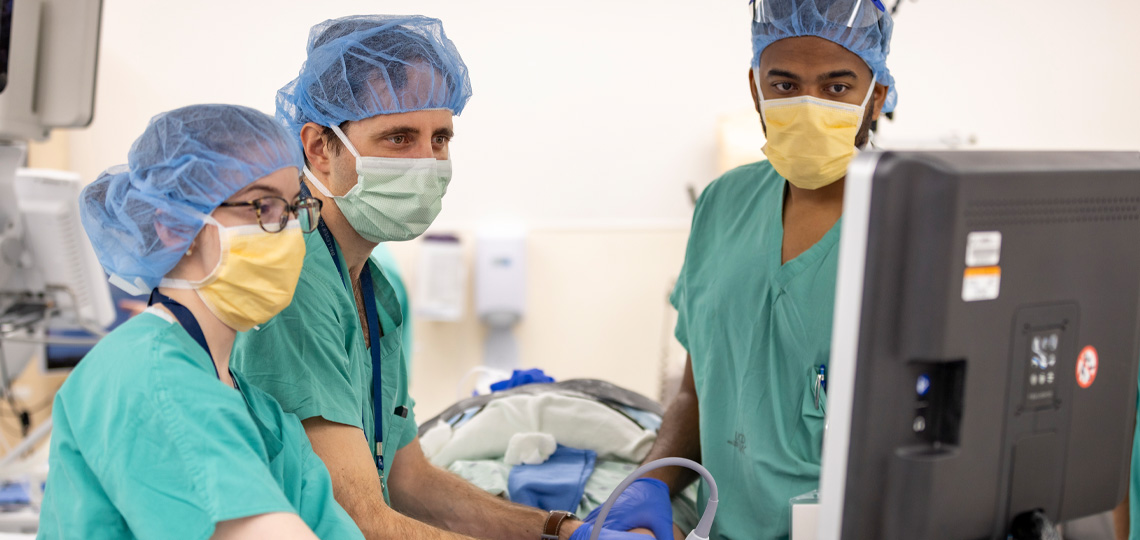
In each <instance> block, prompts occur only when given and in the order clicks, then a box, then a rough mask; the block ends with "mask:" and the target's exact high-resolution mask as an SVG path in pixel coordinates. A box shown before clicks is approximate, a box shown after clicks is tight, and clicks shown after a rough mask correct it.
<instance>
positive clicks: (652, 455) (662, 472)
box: [645, 359, 701, 495]
mask: <svg viewBox="0 0 1140 540" xmlns="http://www.w3.org/2000/svg"><path fill="white" fill-rule="evenodd" d="M700 435H701V432H700V407H699V404H698V402H697V392H696V388H695V385H694V384H693V376H692V360H691V359H690V360H689V361H687V362H686V365H685V375H684V377H683V378H682V380H681V388H680V390H679V391H678V392H677V397H675V398H673V402H672V403H670V404H669V408H668V409H666V411H665V417H664V418H663V419H662V422H661V429H659V430H658V431H657V442H656V443H655V444H654V445H653V448H652V449H650V451H649V455H648V456H646V458H645V463H648V462H650V461H654V460H657V459H661V458H666V457H682V458H687V459H691V460H693V461H696V462H697V463H700V461H701V436H700ZM646 477H648V478H656V479H658V480H661V481H662V482H665V484H666V485H667V486H669V492H670V493H672V494H674V495H675V494H677V493H678V492H679V491H681V490H683V489H685V488H686V487H688V485H689V484H691V483H692V482H693V480H696V478H697V473H695V472H693V471H690V470H689V469H684V468H680V467H663V468H660V469H657V470H654V471H650V472H649V473H648V474H646Z"/></svg>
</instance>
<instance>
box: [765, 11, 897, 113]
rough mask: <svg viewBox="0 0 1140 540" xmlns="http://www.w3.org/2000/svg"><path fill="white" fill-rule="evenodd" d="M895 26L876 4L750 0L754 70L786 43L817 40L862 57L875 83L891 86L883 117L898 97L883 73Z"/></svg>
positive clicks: (891, 81)
mask: <svg viewBox="0 0 1140 540" xmlns="http://www.w3.org/2000/svg"><path fill="white" fill-rule="evenodd" d="M893 28H894V22H893V21H891V15H890V14H889V13H887V12H886V9H885V8H884V7H883V4H882V2H881V1H880V0H752V67H753V68H756V67H759V66H760V54H761V53H763V52H764V49H766V48H768V46H769V45H771V44H772V43H775V42H777V41H779V40H781V39H784V38H790V37H798V36H816V37H821V38H823V39H826V40H828V41H832V42H835V43H837V44H839V45H842V46H843V47H844V48H846V49H847V50H849V51H851V52H853V53H855V54H857V55H858V56H859V58H862V59H863V61H864V62H866V63H867V66H868V67H870V68H871V71H872V72H873V73H874V74H875V78H876V80H877V81H878V83H879V84H882V85H886V86H889V87H890V92H888V93H887V100H886V103H884V104H883V112H891V111H893V110H895V103H896V102H897V101H898V93H897V92H895V79H894V77H892V76H891V71H890V70H889V69H887V54H888V53H890V51H891V30H892V29H893Z"/></svg>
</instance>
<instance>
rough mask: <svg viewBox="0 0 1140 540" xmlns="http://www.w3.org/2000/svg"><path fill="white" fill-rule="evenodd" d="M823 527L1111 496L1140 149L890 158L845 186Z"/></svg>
mask: <svg viewBox="0 0 1140 540" xmlns="http://www.w3.org/2000/svg"><path fill="white" fill-rule="evenodd" d="M845 189H846V193H845V200H844V217H843V225H842V239H841V241H840V242H841V243H840V256H839V274H838V282H837V292H836V304H835V318H834V327H833V337H832V352H831V360H830V365H829V367H828V381H827V392H828V394H829V395H828V413H827V428H826V431H825V435H824V449H823V464H822V472H821V485H820V504H821V508H820V521H819V527H820V529H819V533H820V534H819V538H820V539H821V540H837V539H840V538H843V539H863V538H877V539H899V538H906V539H914V538H923V539H926V540H939V539H980V538H993V539H1004V538H1006V537H1007V531H1008V530H1009V527H1010V523H1011V521H1013V520H1014V519H1015V517H1018V516H1022V515H1028V514H1027V513H1028V512H1033V511H1039V512H1040V514H1039V515H1044V516H1046V517H1047V518H1049V519H1051V520H1052V521H1054V522H1060V521H1065V520H1070V519H1074V518H1077V517H1082V516H1086V515H1091V514H1095V513H1099V512H1102V511H1105V510H1109V509H1112V508H1113V507H1115V506H1116V505H1117V504H1118V503H1119V501H1121V500H1122V499H1123V497H1124V495H1125V493H1126V490H1127V486H1128V470H1129V467H1128V464H1129V457H1130V450H1131V446H1132V444H1131V443H1132V429H1133V428H1132V423H1133V420H1134V419H1135V418H1136V388H1137V362H1138V359H1140V153H1107V152H941V153H938V152H885V153H866V154H862V155H860V156H859V157H857V158H856V159H855V160H854V161H853V162H852V164H851V167H850V169H849V171H848V175H847V181H846V187H845Z"/></svg>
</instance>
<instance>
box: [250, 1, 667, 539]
mask: <svg viewBox="0 0 1140 540" xmlns="http://www.w3.org/2000/svg"><path fill="white" fill-rule="evenodd" d="M470 96H471V83H470V80H469V79H468V75H467V67H466V65H465V64H464V63H463V60H462V59H461V58H460V56H459V52H458V51H457V50H456V48H455V45H454V44H453V43H452V42H451V41H450V40H449V39H447V37H446V35H445V34H444V32H443V28H442V24H441V23H440V21H438V20H436V19H431V18H427V17H420V16H380V15H375V16H356V17H346V18H342V19H334V20H330V21H326V22H324V23H321V24H319V25H317V26H316V27H314V28H313V29H312V32H311V34H310V39H309V47H308V59H307V60H306V61H305V64H304V66H303V67H302V68H301V72H300V75H299V76H298V77H297V79H295V80H294V81H292V82H291V83H289V84H288V85H286V86H285V87H284V88H282V89H281V91H280V92H278V95H277V117H278V119H279V120H280V121H282V122H284V123H285V124H286V126H288V127H289V128H290V129H291V131H292V132H293V134H294V136H295V137H296V139H297V140H298V141H299V143H300V144H301V147H302V149H303V150H304V154H305V165H306V166H305V168H304V171H303V174H304V177H305V186H304V189H303V190H302V192H303V193H311V194H312V196H314V197H316V198H318V199H320V200H321V201H322V202H323V204H324V206H323V209H322V219H321V222H320V223H319V225H318V227H317V231H316V232H315V233H314V234H311V235H308V238H307V239H306V243H307V251H306V254H305V261H304V267H303V269H302V271H301V278H300V281H299V283H298V285H297V290H296V293H295V294H294V297H293V302H292V304H291V305H289V307H287V308H286V309H285V310H284V311H282V312H281V313H280V314H279V315H278V316H277V317H275V318H273V319H272V320H270V321H269V322H268V323H266V324H263V325H261V326H260V327H257V328H255V329H253V330H252V331H250V332H247V333H245V334H243V335H242V336H241V337H239V338H238V342H237V343H236V344H235V347H234V355H233V357H234V358H233V366H234V368H235V369H236V370H238V371H240V372H242V373H243V374H244V375H245V376H246V377H247V378H248V379H249V380H250V381H252V382H253V383H254V384H256V385H258V386H260V387H261V388H262V389H263V390H265V391H266V392H268V393H269V394H271V395H273V397H275V398H276V399H277V400H278V401H279V402H280V403H281V406H282V408H283V409H284V410H285V411H287V412H292V413H294V414H296V415H297V416H298V417H300V419H301V421H302V425H303V426H304V428H305V433H306V435H307V436H308V437H309V439H310V441H311V442H312V446H313V450H314V451H315V452H316V454H317V456H319V457H320V459H321V460H323V461H324V463H325V465H326V466H327V467H328V470H329V471H330V475H331V477H332V484H333V492H334V495H335V497H336V500H337V502H339V503H340V504H341V506H343V507H344V509H345V510H347V511H348V513H349V515H350V516H351V517H352V518H353V520H354V521H355V522H356V524H357V525H358V526H359V527H360V528H361V530H362V531H363V532H364V535H365V537H367V538H370V539H374V538H401V539H405V538H406V539H418V538H432V539H435V538H465V537H464V536H461V534H457V533H462V534H467V535H472V536H478V537H483V538H487V537H492V538H504V539H514V538H517V539H519V540H534V539H537V538H539V537H540V535H542V534H543V532H544V530H548V529H545V528H546V526H547V522H548V521H551V519H550V518H551V517H552V516H551V514H548V513H547V512H545V511H541V510H538V509H534V508H530V507H526V506H521V505H517V504H512V503H509V502H506V501H505V500H503V499H500V498H498V497H495V496H492V495H490V494H488V493H485V492H483V491H482V490H480V489H478V488H476V487H474V486H472V485H471V484H468V483H467V482H466V481H464V480H463V479H462V478H460V477H458V476H456V475H453V474H451V473H449V472H446V471H444V470H442V469H439V468H436V467H435V466H433V465H432V464H431V463H429V462H428V461H427V459H426V458H425V457H424V454H423V452H422V451H421V449H420V445H419V439H418V438H417V436H416V432H417V427H416V421H415V414H414V401H413V400H412V398H411V397H410V396H409V395H408V373H407V362H406V361H405V359H404V358H403V355H404V354H405V353H404V350H405V348H404V347H402V346H401V345H402V343H401V340H402V333H401V331H400V330H401V329H402V328H403V327H404V325H406V324H408V321H405V320H404V315H403V314H402V313H401V306H400V303H399V301H398V300H397V297H396V291H395V290H394V288H393V286H392V282H391V280H390V279H389V278H388V276H387V275H386V274H385V273H384V272H383V271H382V270H381V268H380V266H379V265H378V263H377V261H376V260H375V259H374V258H372V257H370V255H371V254H372V252H373V250H374V249H375V248H376V246H377V245H378V244H380V243H383V242H389V241H403V240H410V239H413V238H415V237H417V236H419V235H420V234H422V233H423V232H424V231H425V230H426V229H427V227H428V226H429V225H430V224H431V222H432V220H434V219H435V217H436V215H437V214H439V211H440V209H441V208H442V199H443V196H444V193H445V192H446V191H447V186H448V183H449V182H450V180H451V161H450V159H449V152H448V146H449V143H450V141H451V138H452V135H453V132H452V117H453V116H454V115H458V114H460V113H461V112H462V110H463V108H464V106H465V105H466V103H467V100H468V99H469V98H470ZM619 506H620V504H619ZM553 517H554V518H556V519H554V520H553V525H552V527H553V529H556V530H554V531H552V532H554V534H555V537H557V538H563V539H566V538H571V534H573V535H574V538H575V539H576V540H577V539H579V538H585V535H586V534H588V533H589V532H590V530H591V525H589V524H583V523H582V522H579V521H577V520H574V519H565V516H562V515H553ZM647 525H648V524H647ZM631 526H643V525H636V524H635V525H631ZM668 526H671V523H670V524H669V525H668ZM449 531H454V532H449ZM623 537H628V538H631V539H636V538H645V537H644V536H641V535H636V534H631V533H626V532H616V531H603V535H602V538H603V539H609V540H620V539H621V538H623Z"/></svg>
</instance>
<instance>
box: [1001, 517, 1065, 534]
mask: <svg viewBox="0 0 1140 540" xmlns="http://www.w3.org/2000/svg"><path fill="white" fill-rule="evenodd" d="M1009 537H1010V538H1011V539H1012V540H1061V535H1060V534H1059V533H1058V532H1057V527H1056V526H1055V525H1053V522H1052V521H1051V520H1050V519H1049V516H1046V515H1045V512H1042V511H1040V510H1034V511H1032V512H1025V513H1023V514H1018V515H1017V517H1015V518H1013V523H1010V525H1009Z"/></svg>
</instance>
